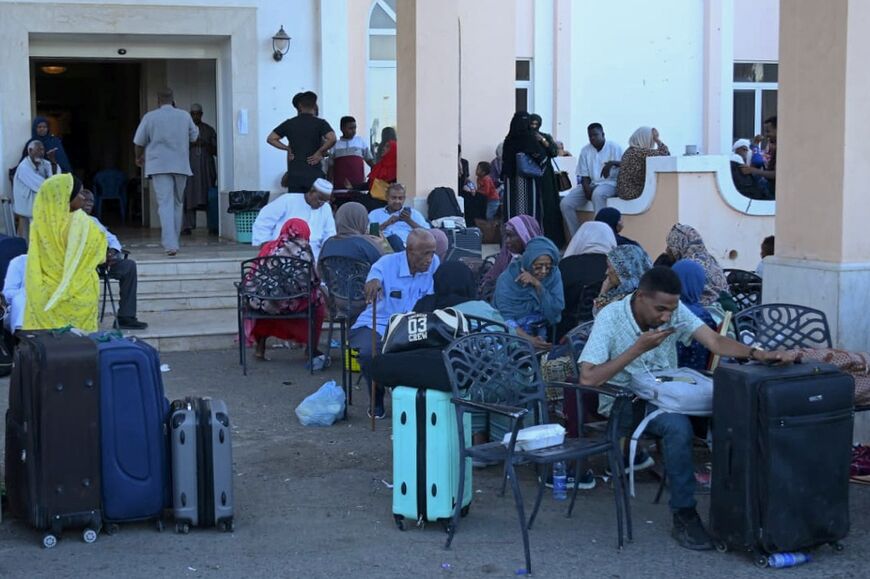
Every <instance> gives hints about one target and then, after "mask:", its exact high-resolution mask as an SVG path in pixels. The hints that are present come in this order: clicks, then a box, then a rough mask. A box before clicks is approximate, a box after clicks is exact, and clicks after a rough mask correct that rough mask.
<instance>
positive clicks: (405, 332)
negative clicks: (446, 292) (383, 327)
mask: <svg viewBox="0 0 870 579" xmlns="http://www.w3.org/2000/svg"><path fill="white" fill-rule="evenodd" d="M468 333H469V326H468V320H466V319H465V315H463V313H462V312H460V311H459V310H456V309H454V308H444V309H443V310H435V311H434V312H431V313H414V312H411V313H408V314H393V315H392V316H391V317H390V322H389V324H388V325H387V335H386V337H385V338H384V345H383V348H382V349H381V352H382V353H384V354H394V353H397V352H407V351H409V350H416V349H418V348H444V347H447V346H449V345H450V344H451V343H452V342H453V340H455V339H456V338H459V337H460V336H464V335H466V334H468Z"/></svg>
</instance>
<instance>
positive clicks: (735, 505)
mask: <svg viewBox="0 0 870 579" xmlns="http://www.w3.org/2000/svg"><path fill="white" fill-rule="evenodd" d="M713 382H714V391H713V480H712V488H711V497H710V530H711V533H712V534H713V536H714V537H715V539H716V541H717V548H719V549H720V550H724V549H728V548H731V549H735V550H745V551H751V552H753V553H754V554H755V556H756V562H757V563H758V564H759V565H762V566H763V565H764V564H766V561H767V559H766V557H765V554H767V553H779V552H785V551H795V550H801V549H806V548H809V547H813V546H816V545H820V544H823V543H831V544H832V545H835V546H838V547H839V543H837V541H839V540H840V539H842V538H843V537H845V536H846V535H847V534H848V532H849V463H850V461H851V443H852V423H853V397H854V390H855V386H854V381H853V379H852V377H851V376H849V375H848V374H844V373H842V372H840V371H839V370H837V369H836V368H835V367H834V366H830V365H827V364H817V363H812V364H797V365H793V366H787V367H772V366H764V365H759V364H746V365H738V364H727V363H723V364H721V365H720V366H719V368H718V369H717V370H716V373H715V374H714V377H713Z"/></svg>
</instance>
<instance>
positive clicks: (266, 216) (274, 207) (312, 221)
mask: <svg viewBox="0 0 870 579" xmlns="http://www.w3.org/2000/svg"><path fill="white" fill-rule="evenodd" d="M293 217H296V218H298V219H301V220H303V221H305V222H306V223H307V224H308V228H309V229H310V230H311V238H310V239H309V241H308V243H309V244H310V245H311V252H312V253H313V254H314V261H317V258H318V257H319V256H320V248H321V247H322V246H323V243H324V242H325V241H326V240H327V239H329V238H330V237H332V236H333V235H335V219H334V218H333V216H332V207H331V206H330V204H329V203H324V204H323V205H321V206H320V208H319V209H312V208H311V206H310V205H309V204H308V203H306V201H305V194H304V193H285V194H284V195H281V196H280V197H278V198H277V199H275V200H274V201H272V202H270V203H269V204H268V205H266V206H265V207H263V208H262V209H261V210H260V213H259V215H257V219H255V220H254V224H253V225H252V226H251V245H253V246H254V247H257V246H260V245H263V244H264V243H266V242H267V241H272V240H273V239H278V235H280V234H281V228H282V227H284V223H285V222H286V221H287V220H288V219H292V218H293Z"/></svg>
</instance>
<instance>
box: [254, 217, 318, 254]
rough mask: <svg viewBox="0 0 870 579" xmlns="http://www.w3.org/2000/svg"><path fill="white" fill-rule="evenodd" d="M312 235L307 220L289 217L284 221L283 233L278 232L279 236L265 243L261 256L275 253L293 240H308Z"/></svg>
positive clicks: (261, 249)
mask: <svg viewBox="0 0 870 579" xmlns="http://www.w3.org/2000/svg"><path fill="white" fill-rule="evenodd" d="M310 237H311V229H310V228H309V227H308V224H307V223H305V221H303V220H302V219H297V218H295V217H294V218H293V219H288V220H287V221H285V222H284V226H283V227H281V233H279V234H278V237H277V238H276V239H273V240H272V241H269V242H266V243H264V244H263V247H261V248H260V253H259V257H266V256H269V255H272V254H274V253H275V252H276V251H278V250H279V249H281V248H282V247H284V245H286V244H287V243H288V242H289V241H291V240H294V239H303V240H305V241H306V242H307V241H308V240H309V238H310Z"/></svg>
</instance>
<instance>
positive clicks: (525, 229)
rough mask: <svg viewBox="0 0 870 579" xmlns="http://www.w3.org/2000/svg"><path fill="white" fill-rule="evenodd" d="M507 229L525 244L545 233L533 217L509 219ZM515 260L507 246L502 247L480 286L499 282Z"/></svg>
mask: <svg viewBox="0 0 870 579" xmlns="http://www.w3.org/2000/svg"><path fill="white" fill-rule="evenodd" d="M507 228H510V229H511V231H513V232H514V233H516V234H517V237H519V238H520V239H522V240H523V244H527V243H528V242H529V241H531V240H532V238H534V237H539V236H541V235H544V232H543V231H542V230H541V225H540V224H539V223H538V221H537V220H536V219H535V218H534V217H532V216H531V215H517V216H516V217H511V218H510V219H508V221H507V223H505V229H507ZM513 259H514V255H513V254H512V253H511V252H510V250H509V249H508V247H507V245H502V247H501V251H500V252H499V253H498V255H497V256H496V258H495V262H494V263H493V264H492V267H491V268H490V269H489V271H488V272H486V275H484V276H483V279H481V280H480V286H481V287H484V286H486V285H488V284H494V283H495V282H496V280H498V276H500V275H501V274H502V272H503V271H504V270H506V269H507V267H508V265H510V263H511V261H513Z"/></svg>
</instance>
